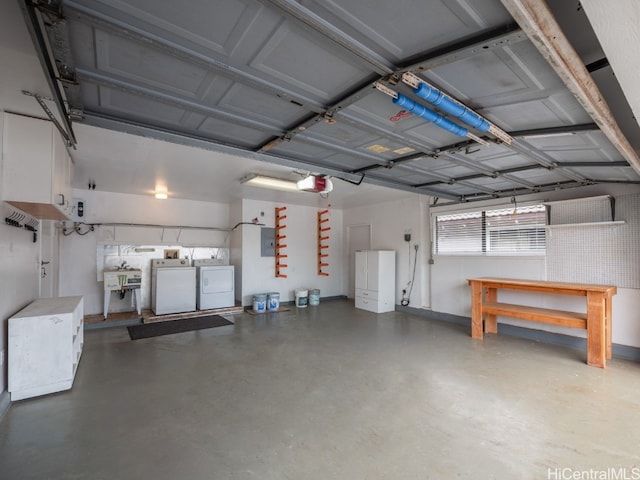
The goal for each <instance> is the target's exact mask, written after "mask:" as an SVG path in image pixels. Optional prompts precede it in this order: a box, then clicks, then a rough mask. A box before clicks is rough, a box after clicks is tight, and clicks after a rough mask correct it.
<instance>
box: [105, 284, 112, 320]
mask: <svg viewBox="0 0 640 480" xmlns="http://www.w3.org/2000/svg"><path fill="white" fill-rule="evenodd" d="M109 300H111V290H105V291H104V319H105V320H106V319H107V314H108V312H109Z"/></svg>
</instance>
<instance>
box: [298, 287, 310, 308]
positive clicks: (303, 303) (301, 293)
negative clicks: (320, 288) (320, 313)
mask: <svg viewBox="0 0 640 480" xmlns="http://www.w3.org/2000/svg"><path fill="white" fill-rule="evenodd" d="M308 295H309V291H308V290H306V289H302V288H300V289H298V290H296V307H298V308H307V303H308V301H309V297H308Z"/></svg>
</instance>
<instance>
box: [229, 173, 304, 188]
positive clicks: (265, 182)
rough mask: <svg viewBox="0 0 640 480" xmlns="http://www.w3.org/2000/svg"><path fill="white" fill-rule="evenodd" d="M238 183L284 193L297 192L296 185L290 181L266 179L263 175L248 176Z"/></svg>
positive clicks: (273, 178)
mask: <svg viewBox="0 0 640 480" xmlns="http://www.w3.org/2000/svg"><path fill="white" fill-rule="evenodd" d="M240 183H243V184H245V185H251V186H252V187H262V188H271V189H273V190H281V191H284V192H298V191H299V190H298V185H297V184H296V182H294V181H292V180H285V179H283V178H275V177H267V176H265V175H256V174H250V175H247V176H246V177H244V178H242V179H241V180H240Z"/></svg>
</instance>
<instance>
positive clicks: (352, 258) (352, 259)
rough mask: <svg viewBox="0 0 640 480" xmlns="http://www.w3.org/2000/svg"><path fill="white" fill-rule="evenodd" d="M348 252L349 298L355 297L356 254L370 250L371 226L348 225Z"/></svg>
mask: <svg viewBox="0 0 640 480" xmlns="http://www.w3.org/2000/svg"><path fill="white" fill-rule="evenodd" d="M347 243H348V251H349V293H348V296H349V298H355V296H356V287H355V285H356V273H355V272H356V252H357V251H358V250H370V249H371V225H349V227H348V229H347Z"/></svg>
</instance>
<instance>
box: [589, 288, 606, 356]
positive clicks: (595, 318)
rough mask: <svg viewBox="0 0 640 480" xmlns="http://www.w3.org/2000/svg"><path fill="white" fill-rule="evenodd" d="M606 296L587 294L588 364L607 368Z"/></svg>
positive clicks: (596, 293) (598, 293) (594, 293)
mask: <svg viewBox="0 0 640 480" xmlns="http://www.w3.org/2000/svg"><path fill="white" fill-rule="evenodd" d="M605 299H606V295H604V294H602V293H601V292H587V364H589V365H592V366H594V367H600V368H604V367H606V363H607V360H606V355H607V348H606V337H607V333H606V323H607V322H606V318H605V316H606V315H605V311H606V308H605Z"/></svg>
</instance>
